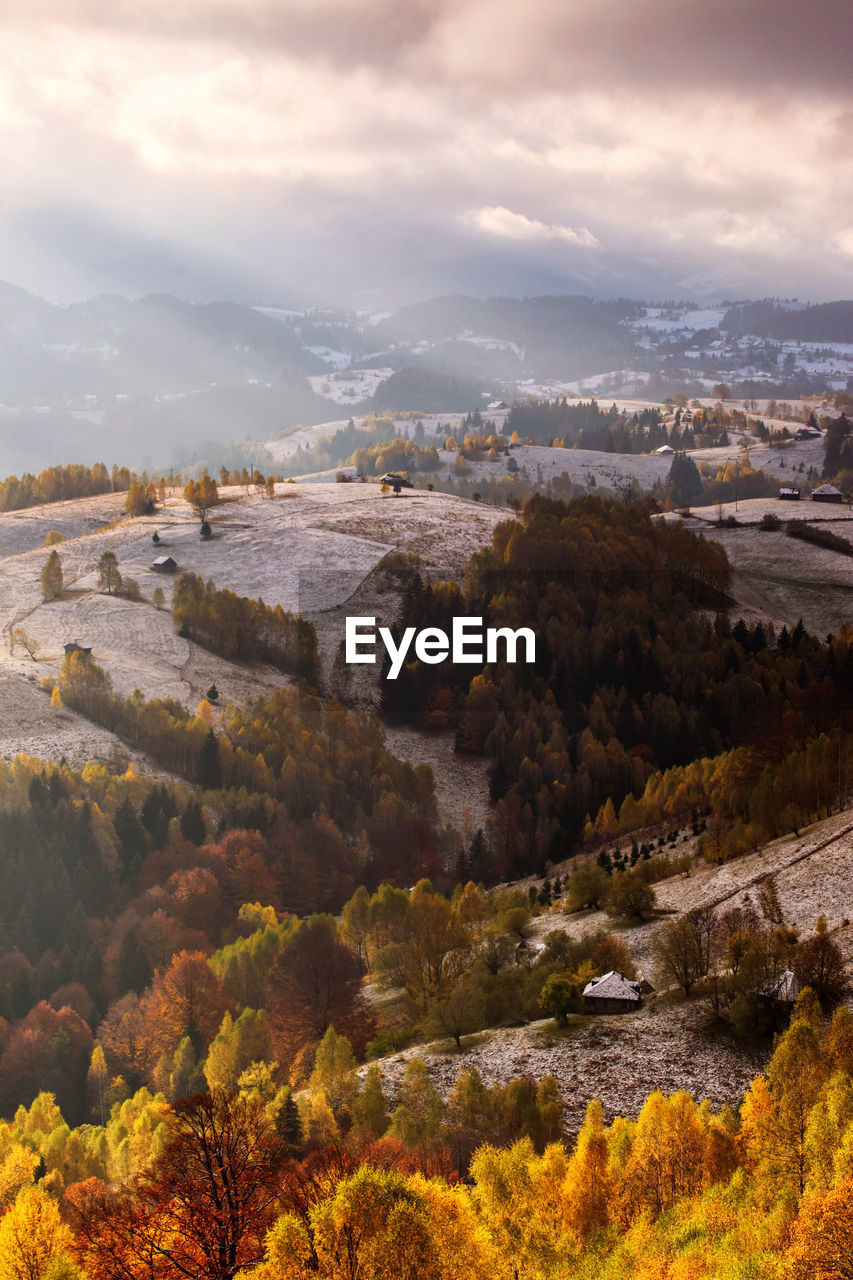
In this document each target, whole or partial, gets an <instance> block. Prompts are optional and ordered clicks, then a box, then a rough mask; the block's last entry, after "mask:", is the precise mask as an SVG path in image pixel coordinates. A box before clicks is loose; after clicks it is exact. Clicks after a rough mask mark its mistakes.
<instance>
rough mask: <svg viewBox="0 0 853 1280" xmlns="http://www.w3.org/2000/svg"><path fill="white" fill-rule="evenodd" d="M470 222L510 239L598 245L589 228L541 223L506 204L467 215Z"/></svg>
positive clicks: (588, 246) (490, 233)
mask: <svg viewBox="0 0 853 1280" xmlns="http://www.w3.org/2000/svg"><path fill="white" fill-rule="evenodd" d="M465 217H466V221H467V222H469V223H471V224H472V225H474V226H476V227H479V229H480V230H481V231H485V232H486V233H487V234H488V235H491V236H499V237H500V238H501V239H506V240H566V241H567V242H568V243H569V244H576V245H583V246H584V248H588V249H592V248H595V247H597V245H598V241H597V240H596V238H595V236H594V235H593V234H592V232H591V231H588V230H587V228H586V227H580V228H579V229H577V230H576V229H575V228H574V227H564V226H560V225H559V224H557V223H548V222H540V221H539V219H538V218H528V217H526V216H525V214H523V213H513V212H512V210H511V209H504V208H503V206H501V205H498V206H497V207H494V206H493V207H491V208H485V209H476V210H472V211H470V212H469V213H467V214H466V215H465Z"/></svg>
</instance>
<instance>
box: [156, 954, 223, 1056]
mask: <svg viewBox="0 0 853 1280" xmlns="http://www.w3.org/2000/svg"><path fill="white" fill-rule="evenodd" d="M227 1005H228V1001H227V1000H226V998H225V996H224V994H223V990H222V983H221V982H220V980H219V978H217V976H216V974H215V973H214V972H213V970H212V969H211V967H210V965H209V964H208V963H207V957H206V956H205V955H204V953H203V952H202V951H194V952H189V951H180V952H179V953H178V954H177V955H176V956H173V957H172V962H171V964H170V965H169V967H168V969H166V970H165V972H163V973H158V974H157V975H156V976H155V978H154V982H153V983H152V986H151V988H150V989H149V990H148V991H147V992H146V993H145V996H144V998H143V1001H142V1007H143V1016H144V1019H145V1038H146V1042H147V1046H148V1052H149V1060H151V1059H152V1058H156V1056H157V1055H158V1054H163V1053H168V1054H172V1053H174V1051H175V1049H176V1048H177V1046H178V1044H179V1043H180V1041H181V1040H182V1039H183V1037H184V1036H188V1037H189V1039H190V1042H191V1044H192V1047H193V1049H194V1051H195V1054H196V1057H197V1058H200V1057H201V1056H202V1055H203V1053H204V1052H205V1050H206V1049H207V1046H208V1045H209V1044H210V1042H211V1040H212V1039H213V1037H214V1036H215V1035H216V1033H217V1031H218V1029H219V1026H220V1023H221V1021H222V1016H223V1014H224V1013H225V1011H226V1008H227Z"/></svg>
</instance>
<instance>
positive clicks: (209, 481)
mask: <svg viewBox="0 0 853 1280" xmlns="http://www.w3.org/2000/svg"><path fill="white" fill-rule="evenodd" d="M184 500H185V501H186V502H188V503H189V504H190V506H191V507H192V508H193V510H194V511H195V512H196V514H197V516H198V518H199V519H200V520H201V521H206V520H207V513H208V511H209V510H210V508H211V507H215V506H216V504H217V503H218V502H219V489H218V488H217V485H216V481H215V480H214V479H213V478H212V476H209V475H208V474H207V472H206V471H204V472H203V473H202V474H201V476H200V477H199V479H198V480H190V482H189V484H188V485H186V487H185V488H184Z"/></svg>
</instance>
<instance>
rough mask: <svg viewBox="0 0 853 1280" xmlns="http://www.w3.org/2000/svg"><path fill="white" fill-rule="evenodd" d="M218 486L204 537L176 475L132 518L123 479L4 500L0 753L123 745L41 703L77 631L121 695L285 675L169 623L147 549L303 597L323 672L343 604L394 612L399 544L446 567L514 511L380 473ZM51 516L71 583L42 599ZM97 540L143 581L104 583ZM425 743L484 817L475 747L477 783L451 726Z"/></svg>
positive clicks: (224, 578) (227, 692)
mask: <svg viewBox="0 0 853 1280" xmlns="http://www.w3.org/2000/svg"><path fill="white" fill-rule="evenodd" d="M222 492H223V498H224V501H223V503H222V505H220V506H219V507H217V508H215V509H214V511H213V512H212V515H211V519H212V525H213V530H214V536H213V538H212V539H210V540H209V541H202V540H201V539H199V536H198V519H197V517H196V516H195V514H194V513H193V512H192V511H191V509H190V508H189V506H188V505H187V503H186V502H185V501H184V499H183V498H182V497H181V496H179V494H178V493H177V491H175V492H172V493H170V494H169V496H167V498H166V502H165V505H164V507H163V509H162V510H160V511H158V512H157V514H156V515H155V516H152V517H140V518H137V519H131V518H128V517H126V516H124V514H123V508H124V495H123V494H105V495H102V496H100V497H95V498H86V499H80V500H79V501H69V502H62V503H55V504H51V505H48V506H43V507H32V508H29V509H27V510H25V511H20V512H9V513H4V514H0V556H2V559H0V587H2V590H0V599H2V623H0V626H2V635H3V646H2V653H0V673H2V680H3V683H4V686H5V691H6V693H7V707H8V711H7V714H6V715H5V716H4V720H3V726H2V729H0V755H4V756H6V757H7V758H11V757H12V756H14V755H15V754H16V753H17V752H19V751H25V752H28V753H30V754H32V755H35V756H38V757H43V758H46V759H56V760H58V759H60V758H65V759H67V760H68V761H69V762H71V763H73V764H75V765H77V766H78V767H81V768H82V766H83V765H84V764H85V763H86V761H87V760H88V759H90V758H93V759H106V760H109V759H112V758H114V757H115V756H116V754H118V757H119V758H123V757H126V756H127V755H128V749H127V747H126V746H125V745H123V744H119V743H118V742H117V740H116V739H114V738H112V737H111V735H109V734H108V733H106V731H105V730H103V729H100V728H98V727H97V726H94V725H92V724H91V722H89V721H86V720H84V719H83V718H82V717H80V716H79V715H77V714H76V713H74V712H72V711H71V710H70V709H68V708H63V709H62V710H60V711H58V712H51V713H48V711H47V699H46V697H45V695H44V694H43V693H41V692H40V691H39V689H38V685H39V682H40V681H41V679H42V678H43V677H45V676H49V675H55V674H56V673H57V671H58V670H59V667H60V665H61V662H62V658H63V645H64V644H66V643H68V642H69V641H72V640H76V641H79V642H80V643H81V644H85V645H91V646H92V648H93V656H94V657H95V659H96V660H97V662H98V663H99V664H101V665H102V666H103V667H104V668H105V670H107V671H108V672H109V674H110V676H111V677H112V679H113V681H114V684H115V687H116V689H117V691H118V692H120V693H122V694H124V695H125V696H127V695H129V694H130V693H132V692H133V690H134V689H136V688H138V689H140V690H141V691H142V692H143V693H144V694H145V696H146V697H147V698H167V697H168V698H176V699H177V700H178V701H179V702H182V703H183V704H184V705H186V706H188V707H190V708H192V707H194V706H195V705H196V704H197V703H198V702H199V701H200V699H201V698H203V697H204V695H205V692H206V691H207V689H208V688H209V687H210V686H211V685H212V684H214V683H215V684H216V685H217V688H218V689H219V693H220V697H221V700H222V703H223V704H225V703H228V702H233V703H235V704H243V703H245V702H246V700H247V699H249V698H251V697H254V696H257V695H258V694H259V693H261V692H263V691H265V690H270V689H272V688H275V687H277V686H279V685H280V684H282V682H283V680H286V678H283V677H282V675H281V674H280V672H277V671H274V670H272V669H271V668H264V667H257V666H254V667H252V668H251V669H249V668H247V667H246V666H245V664H240V663H233V662H229V661H226V660H225V659H223V658H220V657H218V656H216V655H215V654H212V653H210V652H208V651H207V650H205V649H202V648H201V647H200V646H199V645H197V644H195V643H193V642H192V641H190V640H187V639H183V638H181V637H180V636H178V635H177V634H176V633H175V628H174V625H173V622H172V617H171V612H170V610H169V608H168V607H164V608H162V609H157V608H155V607H154V605H153V604H152V602H151V597H152V594H153V592H154V590H155V589H156V588H157V587H160V588H162V589H163V590H164V591H165V593H166V605H167V606H168V601H169V597H170V594H171V587H172V582H173V579H170V578H168V577H166V578H164V577H163V576H162V575H159V574H156V573H154V572H153V571H152V570H151V567H150V566H151V562H152V560H153V559H154V557H155V556H156V555H161V554H168V555H171V556H172V557H173V558H174V559H175V560H176V561H177V562H178V566H179V570H180V571H184V570H190V571H192V572H194V573H197V574H199V575H201V576H202V577H203V578H204V579H205V580H207V579H212V580H213V581H214V582H215V583H216V585H217V586H218V587H226V588H228V589H230V590H232V591H234V592H236V593H237V594H239V595H245V596H249V597H252V598H257V597H262V598H263V599H264V601H265V602H266V603H267V604H270V605H276V604H281V605H282V606H283V607H284V608H285V609H288V610H297V611H300V612H302V613H304V614H305V616H306V617H307V618H309V619H310V620H312V621H314V622H315V623H316V625H317V628H318V635H319V645H320V652H321V655H322V657H323V659H324V664H325V669H326V677H327V679H328V678H329V676H330V673H331V667H332V663H333V662H334V658H335V655H336V652H337V648H338V645H339V642H340V640H341V639H342V637H343V629H344V618H345V616H346V614H347V613H363V612H365V611H366V612H368V613H370V612H371V611H375V612H376V613H378V614H379V615H380V616H382V617H390V616H391V613H392V612H393V610H394V609H395V607H396V606H395V604H394V601H395V600H396V597H395V595H394V593H393V587H394V580H393V579H391V580H388V581H386V577H385V575H384V574H382V573H380V574H379V575H378V576H377V574H376V572H375V571H376V567H377V566H378V565H379V564H380V562H381V561H382V559H383V557H385V556H386V555H388V553H389V552H392V551H400V552H402V553H403V554H408V553H409V552H416V553H417V554H418V555H419V556H420V557H421V559H422V561H423V563H424V564H425V566H427V567H428V569H429V571H431V572H434V573H436V574H440V575H441V576H445V575H448V576H451V577H452V576H453V575H455V574H460V573H461V572H462V569H463V568H464V566H465V564H466V562H467V560H468V557H469V556H470V554H471V553H472V552H473V551H474V550H476V549H477V548H478V547H479V546H481V545H482V544H483V543H484V542H486V541H488V539H489V537H490V535H491V530H492V528H493V527H494V525H495V524H496V523H497V522H498V521H499V520H502V519H505V518H506V514H507V513H505V512H501V511H499V510H497V509H495V508H491V507H486V506H481V505H479V504H475V503H472V502H469V501H466V500H464V499H460V498H454V497H451V496H448V495H446V494H439V493H427V492H425V491H419V492H417V493H415V494H410V495H407V496H406V497H405V498H404V499H400V500H398V499H394V498H393V497H387V498H386V497H384V496H383V495H382V494H381V493H380V490H379V488H378V486H375V485H369V486H368V485H339V484H312V485H287V484H283V485H278V486H277V490H276V498H275V499H274V500H273V501H269V500H267V499H265V498H261V497H260V496H256V495H254V494H252V495H251V496H249V495H247V494H246V492H245V490H242V489H237V488H231V489H228V488H226V489H224V490H223V491H222ZM50 530H57V531H58V532H59V533H61V534H62V535H63V537H64V538H65V541H63V542H61V543H59V544H58V545H57V549H58V551H59V554H60V559H61V561H62V567H63V573H64V579H65V590H64V592H63V595H62V598H61V599H60V600H57V601H54V602H51V603H49V604H45V603H43V602H42V599H41V592H40V587H39V575H40V573H41V568H42V565H43V563H44V560H45V558H46V556H47V552H46V551H45V550H43V549H42V543H43V542H44V539H45V536H46V534H47V533H48V531H50ZM155 531H157V532H158V534H159V537H160V539H161V541H160V544H159V546H158V547H156V548H155V547H154V545H153V544H152V541H151V537H152V534H153V533H154V532H155ZM106 550H110V551H113V552H114V553H115V554H116V557H117V559H118V563H119V566H120V571H121V573H122V574H123V575H124V576H127V577H131V578H134V579H136V581H137V582H138V583H139V586H140V591H141V597H142V598H141V600H140V601H139V602H133V601H129V600H124V599H118V598H116V597H112V596H108V595H104V594H101V593H99V592H98V591H97V589H96V588H97V573H96V565H97V561H98V558H99V557H100V555H101V554H102V553H103V552H104V551H106ZM389 589H390V593H389ZM18 627H23V628H24V629H25V630H26V632H27V634H28V635H29V636H30V637H31V638H32V639H33V640H34V641H35V642H36V644H37V645H38V649H37V653H36V661H33V660H32V659H31V658H30V657H29V656H28V654H27V653H26V651H25V650H24V649H23V648H22V647H21V646H20V645H13V644H12V632H13V630H14V629H16V628H18ZM348 694H349V696H350V697H352V696H356V698H357V699H358V698H359V697H360V698H361V699H363V700H364V701H365V702H367V703H368V704H369V703H371V702H372V701H373V699H374V696H375V693H374V685H373V684H372V683H369V684H368V685H367V686H366V687H365V688H364V690H363V692H362V694H361V695H359V694H358V688H357V687H356V688H355V689H352V688H351V689H349V690H348ZM393 737H394V735H393V733H392V738H393ZM395 740H396V741H398V742H399V744H400V750H401V751H402V753H403V754H404V755H407V756H410V757H411V756H413V755H414V756H418V757H420V746H419V744H417V743H414V742H412V741H409V740H407V739H406V735H405V734H404V733H400V734H397V737H396V739H395ZM422 745H423V752H424V755H423V757H422V758H426V759H428V760H429V761H430V762H431V763H432V764H433V766H434V767H435V768H436V769H437V770H439V771H440V772H441V773H442V774H443V775H444V776H445V777H446V780H447V786H448V790H449V793H450V794H452V795H453V796H455V797H456V800H455V801H454V802H451V806H450V812H449V815H448V816H452V817H453V818H454V820H456V821H459V822H460V823H461V822H462V821H463V816H464V815H463V813H462V810H463V808H464V807H465V805H466V803H468V804H469V807H472V808H473V811H474V812H475V813H476V814H477V815H478V820H479V821H482V820H483V816H484V811H483V805H484V788H485V783H484V777H483V768H482V765H481V763H480V762H472V763H471V765H470V767H469V768H468V770H467V775H468V776H469V777H470V778H471V780H472V782H473V783H474V790H473V794H471V789H470V788H468V787H465V786H461V787H460V785H459V784H460V778H461V776H464V775H465V770H463V771H462V774H461V775H460V770H459V768H458V767H457V766H456V764H455V763H454V762H453V758H452V736H451V737H450V738H448V735H446V734H444V735H439V736H438V737H435V736H433V737H432V738H430V739H427V740H425V741H424V743H423V744H422ZM131 755H133V753H131ZM134 758H135V759H136V760H137V764H138V766H139V767H143V768H145V767H146V766H145V762H144V761H140V759H139V757H138V756H134Z"/></svg>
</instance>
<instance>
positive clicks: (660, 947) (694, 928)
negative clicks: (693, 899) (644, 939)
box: [653, 907, 714, 996]
mask: <svg viewBox="0 0 853 1280" xmlns="http://www.w3.org/2000/svg"><path fill="white" fill-rule="evenodd" d="M713 940H714V913H713V911H712V910H711V909H710V908H706V907H694V908H693V909H692V910H691V911H687V912H685V914H684V915H683V916H681V917H680V918H679V919H678V920H673V921H672V922H671V923H670V924H665V925H664V926H663V927H662V928H661V929H659V930H658V932H657V933H656V934H655V937H654V944H653V945H654V953H655V959H656V961H657V965H658V969H659V971H660V974H661V977H662V978H663V980H664V981H665V982H666V981H669V982H675V983H676V984H677V985H678V986H679V987H682V988H683V990H684V994H685V995H686V996H689V995H690V992H691V991H692V989H693V987H694V986H695V985H696V983H697V982H698V981H699V980H700V979H701V978H704V977H705V975H706V974H707V972H708V969H709V968H710V965H711V948H712V945H713Z"/></svg>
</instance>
